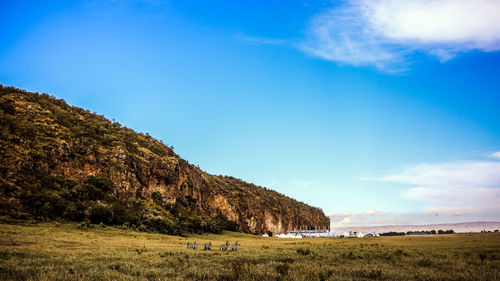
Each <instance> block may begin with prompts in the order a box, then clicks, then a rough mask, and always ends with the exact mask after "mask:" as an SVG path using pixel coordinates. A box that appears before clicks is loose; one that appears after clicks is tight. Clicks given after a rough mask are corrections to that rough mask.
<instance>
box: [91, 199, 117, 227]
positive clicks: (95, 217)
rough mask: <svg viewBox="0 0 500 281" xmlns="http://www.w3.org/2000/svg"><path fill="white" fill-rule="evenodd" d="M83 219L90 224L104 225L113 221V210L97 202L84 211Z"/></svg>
mask: <svg viewBox="0 0 500 281" xmlns="http://www.w3.org/2000/svg"><path fill="white" fill-rule="evenodd" d="M85 217H86V219H88V220H89V221H90V222H92V223H95V224H97V223H106V224H109V223H111V222H112V221H113V209H112V208H111V206H110V205H108V204H106V203H103V202H100V201H97V202H95V203H94V204H92V206H91V207H89V208H87V210H86V211H85Z"/></svg>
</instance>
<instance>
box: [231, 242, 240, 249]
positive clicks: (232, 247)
mask: <svg viewBox="0 0 500 281" xmlns="http://www.w3.org/2000/svg"><path fill="white" fill-rule="evenodd" d="M236 243H238V241H236ZM236 243H234V244H233V245H231V251H238V245H239V243H238V244H236Z"/></svg>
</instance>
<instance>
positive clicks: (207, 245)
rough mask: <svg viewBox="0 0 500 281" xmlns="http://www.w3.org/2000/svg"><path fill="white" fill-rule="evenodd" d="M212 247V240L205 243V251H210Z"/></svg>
mask: <svg viewBox="0 0 500 281" xmlns="http://www.w3.org/2000/svg"><path fill="white" fill-rule="evenodd" d="M211 249H212V242H208V243H205V249H204V250H205V251H210V250H211Z"/></svg>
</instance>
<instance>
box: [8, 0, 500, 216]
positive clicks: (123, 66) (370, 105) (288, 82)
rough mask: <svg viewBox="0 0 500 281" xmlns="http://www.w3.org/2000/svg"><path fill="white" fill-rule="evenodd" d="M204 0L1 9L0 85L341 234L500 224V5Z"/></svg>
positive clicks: (488, 1)
mask: <svg viewBox="0 0 500 281" xmlns="http://www.w3.org/2000/svg"><path fill="white" fill-rule="evenodd" d="M199 2H200V1H162V0H143V1H133V0H123V1H118V0H116V1H44V2H43V3H42V2H40V1H2V2H1V3H0V24H1V25H2V26H3V28H2V29H0V83H2V84H4V85H12V86H16V87H19V88H23V89H27V90H30V91H36V92H47V93H50V94H52V95H54V96H56V97H58V98H63V99H65V100H66V101H67V102H68V103H70V104H72V105H76V106H80V107H83V108H86V109H90V110H92V111H95V112H97V113H99V114H104V115H105V116H106V117H108V118H110V119H113V118H114V119H116V120H117V121H119V122H120V123H122V124H124V125H126V126H128V127H130V128H132V129H134V130H137V131H141V132H148V133H150V134H151V135H152V136H154V137H156V138H158V139H161V140H163V141H164V142H165V143H167V144H169V145H173V146H174V147H175V151H176V152H177V153H178V154H179V155H181V157H183V158H185V159H187V160H188V161H189V162H191V163H194V164H197V165H199V166H200V167H201V168H202V169H204V170H206V171H207V172H210V173H213V174H227V175H232V176H235V177H238V178H241V179H244V180H246V181H249V182H253V183H256V184H259V185H263V186H267V187H269V188H273V189H275V190H277V191H279V192H282V193H284V194H286V195H289V196H291V197H294V198H296V199H298V200H301V201H304V202H306V203H309V204H311V205H314V206H319V207H321V208H322V209H323V210H324V211H325V212H326V213H329V214H330V215H331V216H332V222H333V225H334V226H346V225H359V224H406V223H437V222H458V221H471V220H489V221H492V220H496V221H498V220H500V207H498V206H500V177H499V176H496V175H497V174H498V175H500V161H499V160H500V155H498V154H495V153H496V152H497V151H500V110H499V108H500V83H499V81H500V52H499V51H498V50H500V22H499V20H498V19H497V18H498V17H497V16H495V15H498V13H497V12H499V11H500V4H498V1H494V0H478V1H474V2H471V1H464V0H444V1H433V0H425V1H424V0H415V1H393V0H377V1H340V2H339V1H298V0H297V1H287V3H286V4H284V3H283V2H282V1H246V2H242V1H203V3H199ZM360 3H361V4H360ZM440 3H441V4H442V3H444V4H447V5H441V4H440ZM471 3H474V4H471ZM461 7H462V8H461ZM387 11H391V12H390V13H388V12H387ZM443 15H448V16H447V17H444V16H443ZM443 18H444V19H443ZM436 214H438V215H437V216H436Z"/></svg>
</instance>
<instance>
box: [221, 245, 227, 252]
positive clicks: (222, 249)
mask: <svg viewBox="0 0 500 281" xmlns="http://www.w3.org/2000/svg"><path fill="white" fill-rule="evenodd" d="M227 247H228V245H227V244H222V245H220V250H221V251H227Z"/></svg>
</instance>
